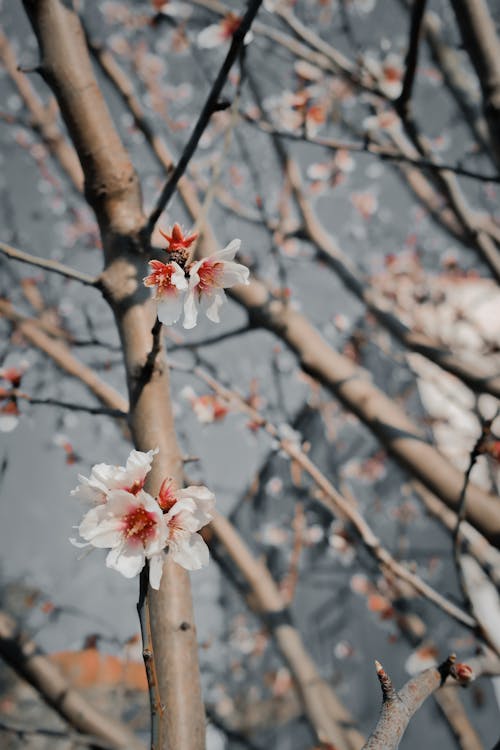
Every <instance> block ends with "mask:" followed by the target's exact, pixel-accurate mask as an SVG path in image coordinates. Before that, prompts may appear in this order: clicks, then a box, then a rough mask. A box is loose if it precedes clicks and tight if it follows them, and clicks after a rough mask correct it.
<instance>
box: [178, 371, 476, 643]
mask: <svg viewBox="0 0 500 750" xmlns="http://www.w3.org/2000/svg"><path fill="white" fill-rule="evenodd" d="M170 364H171V367H173V368H174V369H180V370H184V371H186V370H188V371H189V372H192V373H193V374H194V375H196V377H198V378H200V379H201V380H203V381H204V382H205V383H206V384H207V385H208V386H210V388H211V389H212V390H213V391H214V392H215V393H217V395H218V396H220V397H221V398H222V399H224V400H225V401H227V402H228V403H229V404H230V405H231V406H233V407H236V408H237V409H238V410H239V411H241V412H242V413H244V414H248V415H249V416H250V417H251V419H252V422H254V423H255V424H257V425H259V426H260V427H262V429H264V430H265V431H266V432H267V433H268V434H269V435H270V436H271V437H272V438H273V439H274V440H277V441H278V443H279V445H280V448H281V450H283V451H284V452H285V453H286V454H287V455H288V456H289V457H290V458H292V459H293V460H295V461H296V462H297V464H298V465H299V466H300V467H301V468H302V469H303V470H304V471H305V472H306V473H307V474H309V476H310V477H311V479H312V480H313V481H314V482H315V483H316V485H317V486H318V488H319V489H320V490H321V491H322V495H321V496H320V497H318V498H317V500H318V502H319V503H320V504H321V505H323V506H324V507H325V508H327V509H328V510H329V511H330V512H331V513H333V514H334V515H338V514H340V516H341V517H342V518H347V519H348V520H349V521H350V522H351V523H352V525H353V526H354V528H355V529H356V531H357V533H358V534H359V537H360V539H361V541H362V542H363V544H364V546H365V547H366V549H367V550H368V552H369V553H370V554H371V555H372V556H373V557H374V558H375V560H377V562H378V563H379V564H380V565H381V567H382V568H383V569H384V568H386V569H387V570H389V571H391V572H392V573H393V574H394V575H395V576H397V577H399V578H401V579H402V580H404V581H406V582H407V583H409V584H411V586H413V588H414V589H415V590H416V591H418V592H419V593H420V594H422V596H424V597H425V598H427V599H428V600H429V601H431V602H432V603H433V604H435V605H436V606H438V607H440V608H441V609H442V610H443V611H444V612H446V614H448V615H449V616H450V617H453V618H454V619H456V620H457V621H458V622H461V623H462V624H463V625H465V626H466V627H468V628H471V629H473V630H475V629H476V625H477V623H476V621H475V620H474V618H473V617H471V616H470V615H468V614H467V613H466V612H464V611H463V610H462V609H460V607H457V606H456V605H455V604H453V603H452V602H450V601H449V600H448V599H446V598H445V597H443V596H441V594H439V593H438V592H436V591H435V590H434V589H433V588H432V587H431V586H429V585H428V584H426V583H425V582H424V581H423V580H422V579H421V578H420V577H419V576H417V575H415V574H414V573H412V572H411V571H410V570H409V569H408V568H407V567H405V566H404V565H402V564H401V563H399V562H398V561H397V560H395V559H394V558H393V557H392V555H391V554H390V552H388V551H387V550H386V549H385V548H384V547H383V546H382V544H381V543H380V540H379V539H378V538H377V537H376V536H375V534H374V533H373V531H372V529H371V527H370V526H369V524H368V523H367V521H366V520H365V519H364V518H363V517H362V516H361V514H360V513H359V511H358V510H357V509H356V508H355V507H354V505H353V503H351V502H349V501H348V500H346V498H345V497H343V495H342V494H341V493H340V492H339V491H338V490H337V489H336V488H335V487H334V486H333V484H332V483H331V482H330V481H329V480H328V479H327V478H326V477H325V475H324V474H323V473H322V472H321V471H320V470H319V469H318V467H317V466H316V465H315V464H314V463H313V461H311V459H310V458H309V457H308V456H307V455H306V453H305V452H304V451H303V450H302V448H301V446H300V445H298V444H296V443H295V442H294V441H292V440H290V439H288V438H284V437H282V431H280V430H278V428H277V427H276V426H275V425H274V424H272V423H271V422H269V421H268V420H267V419H266V418H265V417H263V416H262V414H261V413H260V412H259V411H257V409H254V408H253V407H252V406H250V405H249V404H248V403H247V402H246V401H245V399H244V398H243V397H242V396H240V395H239V394H238V393H237V392H236V391H234V390H232V389H230V388H227V387H226V386H224V385H222V383H220V382H219V381H218V380H217V379H216V378H214V377H213V376H212V375H209V374H208V373H207V372H205V371H204V370H203V369H202V368H201V367H198V366H195V367H193V368H191V367H185V366H182V365H178V364H177V363H174V362H171V363H170Z"/></svg>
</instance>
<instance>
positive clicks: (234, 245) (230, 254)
mask: <svg viewBox="0 0 500 750" xmlns="http://www.w3.org/2000/svg"><path fill="white" fill-rule="evenodd" d="M240 247H241V240H238V239H235V240H231V242H230V243H229V244H228V245H226V247H224V248H222V250H219V251H218V252H216V253H214V254H213V255H211V256H210V258H209V260H233V258H234V256H235V255H236V253H237V252H238V250H239V249H240Z"/></svg>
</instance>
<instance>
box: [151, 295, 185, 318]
mask: <svg viewBox="0 0 500 750" xmlns="http://www.w3.org/2000/svg"><path fill="white" fill-rule="evenodd" d="M181 312H182V295H181V294H165V295H163V296H162V297H161V298H160V299H159V300H158V308H157V315H158V320H159V321H160V322H161V323H163V324H164V325H166V326H171V325H173V324H174V323H177V321H178V320H179V318H180V316H181Z"/></svg>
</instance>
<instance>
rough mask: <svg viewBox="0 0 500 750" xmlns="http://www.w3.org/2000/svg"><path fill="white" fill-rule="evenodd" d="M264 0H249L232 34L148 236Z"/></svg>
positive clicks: (149, 221) (157, 207) (152, 219)
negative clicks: (227, 49)
mask: <svg viewBox="0 0 500 750" xmlns="http://www.w3.org/2000/svg"><path fill="white" fill-rule="evenodd" d="M261 3H262V0H250V2H249V4H248V8H247V11H246V13H245V15H244V16H243V19H242V21H241V24H240V25H239V27H238V28H237V30H236V31H235V33H234V35H233V39H232V41H231V46H230V47H229V51H228V53H227V55H226V58H225V60H224V62H223V63H222V66H221V69H220V70H219V73H218V75H217V78H216V79H215V81H214V84H213V86H212V88H211V90H210V93H209V95H208V97H207V99H206V101H205V104H204V106H203V109H202V110H201V112H200V116H199V117H198V121H197V123H196V125H195V126H194V129H193V132H192V134H191V137H190V139H189V141H188V142H187V144H186V146H185V148H184V151H183V152H182V155H181V158H180V159H179V161H178V162H177V164H176V166H175V169H174V171H173V172H172V174H171V175H170V177H169V178H168V180H167V183H166V184H165V187H164V188H163V190H162V192H161V194H160V197H159V198H158V201H157V204H156V207H155V208H154V210H153V211H152V213H151V216H150V217H149V220H148V223H147V226H146V229H147V232H148V236H150V235H151V233H152V231H153V229H154V226H155V224H156V222H157V221H158V219H159V218H160V216H161V214H162V212H163V211H164V210H165V208H166V207H167V205H168V202H169V200H170V198H171V197H172V195H173V194H174V191H175V189H176V187H177V183H178V182H179V179H180V178H181V177H182V175H183V174H184V172H185V170H186V167H187V165H188V164H189V162H190V160H191V157H192V156H193V154H194V152H195V150H196V147H197V145H198V142H199V140H200V138H201V136H202V135H203V133H204V131H205V129H206V127H207V125H208V122H209V120H210V118H211V116H212V114H213V113H214V111H216V107H217V103H218V101H219V96H220V93H221V91H222V89H223V87H224V84H225V82H226V79H227V77H228V75H229V71H230V70H231V68H232V67H233V63H234V62H235V60H236V58H237V56H238V53H239V50H240V48H241V46H242V44H243V43H244V39H245V36H246V34H247V32H248V31H249V29H250V27H251V25H252V21H253V20H254V18H255V16H256V14H257V11H258V10H259V8H260V6H261Z"/></svg>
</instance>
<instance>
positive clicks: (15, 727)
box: [0, 719, 115, 750]
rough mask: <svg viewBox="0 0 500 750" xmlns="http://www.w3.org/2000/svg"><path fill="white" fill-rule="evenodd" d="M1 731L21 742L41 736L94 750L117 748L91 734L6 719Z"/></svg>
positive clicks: (2, 722)
mask: <svg viewBox="0 0 500 750" xmlns="http://www.w3.org/2000/svg"><path fill="white" fill-rule="evenodd" d="M0 731H2V732H9V733H10V734H15V735H17V737H18V739H19V740H23V739H24V738H25V737H29V736H40V737H48V738H50V739H51V740H62V741H64V742H71V744H73V745H86V746H87V747H90V748H92V750H114V748H115V745H110V744H109V742H104V741H103V740H101V739H99V737H92V736H91V735H89V734H76V732H70V731H68V730H64V729H50V728H49V727H27V726H26V725H25V724H17V723H14V722H11V721H6V720H5V719H0Z"/></svg>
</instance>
